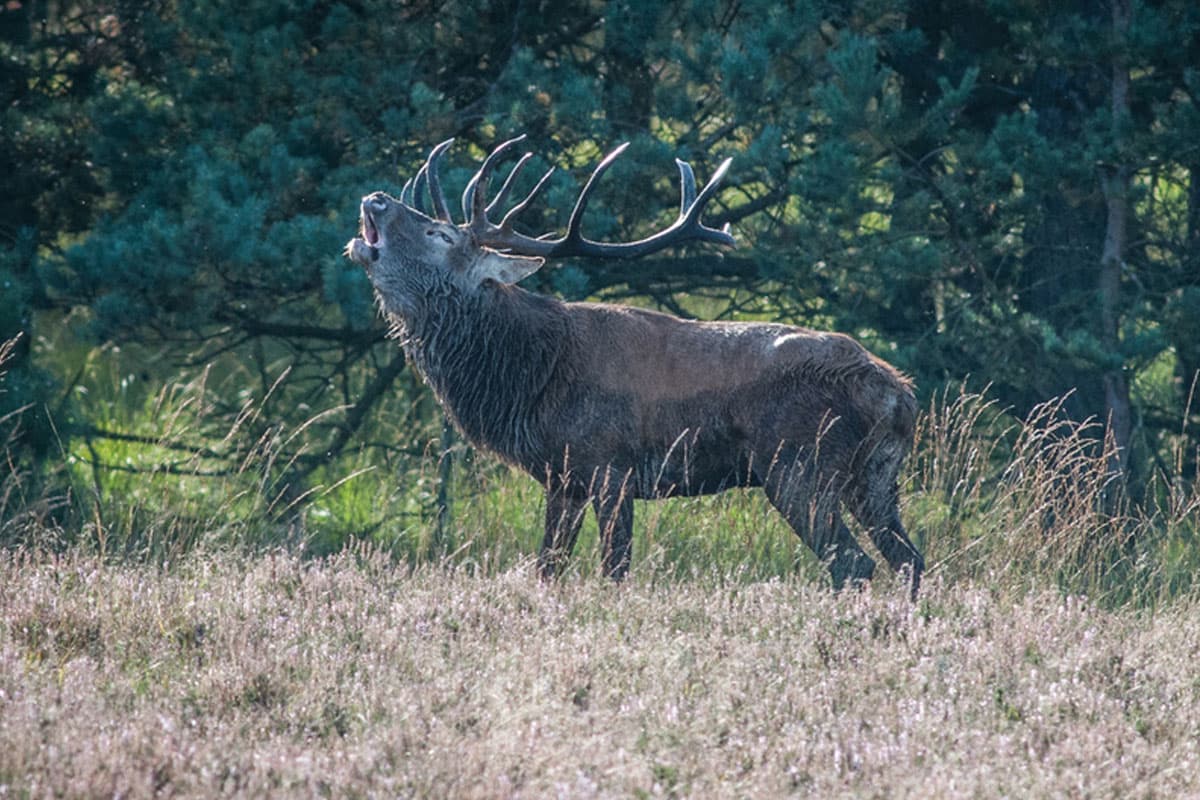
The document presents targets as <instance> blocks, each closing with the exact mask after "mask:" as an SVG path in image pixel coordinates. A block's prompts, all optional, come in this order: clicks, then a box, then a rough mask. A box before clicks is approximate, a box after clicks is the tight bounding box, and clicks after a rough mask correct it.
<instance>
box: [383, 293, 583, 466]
mask: <svg viewBox="0 0 1200 800" xmlns="http://www.w3.org/2000/svg"><path fill="white" fill-rule="evenodd" d="M427 300H428V302H429V305H428V306H427V308H426V309H424V312H425V313H423V314H421V315H419V318H416V319H410V320H405V323H404V336H405V338H404V347H405V349H406V351H407V352H408V354H409V357H410V358H411V359H412V360H413V362H414V363H415V364H416V365H417V368H418V369H419V370H420V371H421V373H422V374H423V375H424V376H425V380H426V381H427V382H428V383H429V385H430V386H431V387H432V388H433V391H434V393H435V394H436V395H437V398H438V400H439V402H441V404H442V406H443V408H445V409H446V411H447V412H448V413H449V415H450V416H451V418H452V419H453V420H454V422H455V423H456V424H457V425H458V427H459V428H460V429H461V430H462V432H463V433H464V434H465V435H466V436H467V438H468V439H470V440H471V441H472V443H474V444H476V445H478V446H482V447H484V448H487V449H489V450H491V451H493V452H495V453H497V454H498V455H500V456H501V457H503V458H505V459H507V460H509V461H511V462H513V463H517V464H525V463H527V462H530V461H531V459H534V458H535V456H536V454H537V453H539V452H540V449H541V445H542V436H541V429H540V425H539V418H540V415H539V413H538V412H539V410H540V408H539V407H540V404H541V402H542V400H543V395H544V392H545V389H546V385H547V384H548V383H549V381H550V378H551V375H552V374H553V372H554V370H555V369H556V368H558V366H559V362H560V355H561V352H562V348H563V347H564V344H565V342H566V334H567V319H566V315H565V313H564V310H563V306H562V304H561V303H559V302H558V301H557V300H554V299H552V298H547V297H543V296H540V295H535V294H531V293H529V292H525V291H523V290H521V289H518V288H515V287H506V286H491V287H486V288H484V289H482V290H481V291H480V292H478V293H476V294H473V295H466V294H463V293H461V292H458V291H456V290H449V291H447V292H445V293H442V294H439V295H437V296H435V297H432V298H427Z"/></svg>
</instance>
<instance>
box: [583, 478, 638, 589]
mask: <svg viewBox="0 0 1200 800" xmlns="http://www.w3.org/2000/svg"><path fill="white" fill-rule="evenodd" d="M592 506H593V508H595V511H596V524H597V526H598V527H599V530H600V552H601V556H602V558H603V563H604V574H605V575H606V576H608V577H609V578H612V579H613V580H618V581H619V580H621V579H622V578H624V577H625V574H626V573H627V572H628V571H629V562H630V558H631V556H632V553H633V498H632V497H631V496H630V492H629V476H628V474H627V473H626V474H621V473H619V472H617V471H616V470H613V469H609V470H605V471H604V473H603V477H601V479H600V480H599V486H598V487H596V489H595V491H594V492H593V495H592Z"/></svg>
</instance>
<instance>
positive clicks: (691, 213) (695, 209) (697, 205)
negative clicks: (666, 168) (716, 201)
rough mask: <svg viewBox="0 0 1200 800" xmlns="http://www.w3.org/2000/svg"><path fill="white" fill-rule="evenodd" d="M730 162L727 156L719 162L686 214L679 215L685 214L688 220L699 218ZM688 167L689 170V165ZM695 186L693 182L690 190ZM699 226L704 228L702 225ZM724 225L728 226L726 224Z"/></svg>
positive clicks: (730, 159) (731, 160) (731, 161)
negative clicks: (719, 164)
mask: <svg viewBox="0 0 1200 800" xmlns="http://www.w3.org/2000/svg"><path fill="white" fill-rule="evenodd" d="M732 163H733V159H732V158H727V159H725V160H724V161H722V162H721V166H719V167H717V171H716V172H714V173H713V176H712V177H711V178H709V179H708V183H706V184H704V188H703V189H702V190H701V191H700V196H699V197H697V198H696V199H695V201H693V202H692V204H691V206H690V207H689V208H688V211H687V214H683V215H681V216H686V217H687V218H688V219H689V220H691V219H695V220H699V218H700V212H701V210H703V208H704V206H705V204H706V203H707V202H708V201H709V200H711V199H712V196H713V195H715V194H716V193H717V189H718V188H719V186H720V183H721V180H722V179H723V178H724V177H725V173H726V172H728V171H729V165H730V164H732ZM688 169H689V171H690V170H691V168H690V167H689V168H688ZM695 188H696V187H695V184H694V183H693V185H692V191H695ZM700 227H701V228H704V226H703V225H702V226H700ZM725 227H729V226H728V225H726V226H725ZM704 229H705V230H710V231H711V230H714V229H713V228H704Z"/></svg>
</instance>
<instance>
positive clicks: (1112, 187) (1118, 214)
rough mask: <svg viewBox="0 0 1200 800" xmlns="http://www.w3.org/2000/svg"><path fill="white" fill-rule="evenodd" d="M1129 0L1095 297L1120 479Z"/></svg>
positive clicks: (1120, 14)
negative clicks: (1107, 362)
mask: <svg viewBox="0 0 1200 800" xmlns="http://www.w3.org/2000/svg"><path fill="white" fill-rule="evenodd" d="M1129 16H1130V0H1112V26H1113V28H1112V32H1113V42H1114V45H1115V51H1114V55H1113V62H1112V89H1111V112H1112V135H1113V143H1114V145H1115V149H1116V151H1117V153H1118V156H1117V158H1118V159H1120V161H1119V163H1116V164H1106V165H1102V167H1101V175H1100V183H1101V186H1102V188H1103V190H1104V202H1105V205H1106V207H1107V212H1108V214H1107V220H1106V227H1105V233H1104V249H1103V251H1102V252H1101V255H1100V278H1099V301H1100V341H1101V343H1102V344H1103V346H1104V349H1105V350H1106V351H1107V352H1108V353H1110V354H1112V355H1113V357H1114V358H1113V362H1112V363H1111V364H1110V365H1107V366H1105V368H1104V375H1103V381H1104V401H1105V410H1106V412H1107V417H1108V418H1107V420H1106V422H1107V426H1108V428H1107V433H1108V435H1109V436H1111V437H1112V443H1113V445H1114V452H1113V455H1112V459H1111V462H1110V468H1111V470H1112V471H1113V473H1114V474H1115V475H1117V476H1119V479H1120V480H1121V481H1122V482H1125V481H1127V480H1128V471H1129V444H1130V439H1131V437H1132V433H1133V411H1132V407H1131V403H1130V399H1129V382H1128V380H1127V379H1126V377H1125V369H1124V364H1123V363H1121V361H1120V360H1119V358H1118V354H1119V353H1120V350H1121V342H1120V324H1121V268H1122V265H1123V261H1124V255H1125V248H1126V244H1127V241H1128V223H1129V182H1130V169H1129V165H1128V164H1127V163H1125V160H1124V158H1125V156H1124V153H1123V152H1122V151H1123V150H1124V145H1125V135H1124V128H1125V125H1126V124H1127V123H1128V120H1129V114H1130V107H1129V64H1128V58H1127V56H1126V54H1125V47H1126V41H1127V38H1128V33H1129Z"/></svg>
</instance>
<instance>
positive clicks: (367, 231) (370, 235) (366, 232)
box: [362, 208, 379, 247]
mask: <svg viewBox="0 0 1200 800" xmlns="http://www.w3.org/2000/svg"><path fill="white" fill-rule="evenodd" d="M362 217H363V241H365V242H366V243H367V244H369V245H371V246H372V247H374V246H375V245H377V244H379V229H378V228H376V227H375V220H373V219H371V214H370V212H369V211H367V210H366V209H365V208H364V209H363V215H362Z"/></svg>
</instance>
